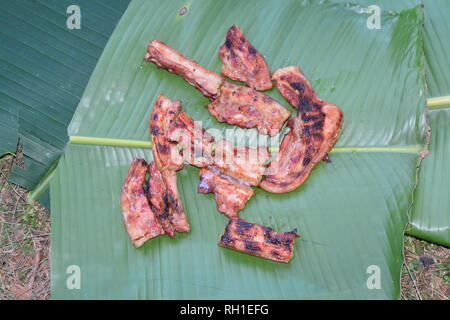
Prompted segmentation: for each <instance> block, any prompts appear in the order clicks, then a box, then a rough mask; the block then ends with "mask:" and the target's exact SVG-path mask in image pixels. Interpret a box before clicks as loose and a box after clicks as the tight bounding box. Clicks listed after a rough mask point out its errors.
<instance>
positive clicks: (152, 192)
mask: <svg viewBox="0 0 450 320" xmlns="http://www.w3.org/2000/svg"><path fill="white" fill-rule="evenodd" d="M148 168H149V179H148V190H146V193H147V197H148V200H149V202H150V207H151V209H152V211H153V212H154V213H155V214H156V217H157V218H158V222H159V224H160V225H161V227H162V228H163V229H164V232H165V233H167V234H168V235H169V236H170V237H171V238H174V237H175V228H174V226H173V225H172V223H171V222H170V214H169V209H170V206H169V196H168V190H167V186H166V183H165V182H164V177H163V175H162V174H161V172H160V171H159V169H158V167H157V166H156V163H155V162H154V161H152V162H151V163H150V164H149V166H148Z"/></svg>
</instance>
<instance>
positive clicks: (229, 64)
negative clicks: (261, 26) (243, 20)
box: [219, 25, 273, 91]
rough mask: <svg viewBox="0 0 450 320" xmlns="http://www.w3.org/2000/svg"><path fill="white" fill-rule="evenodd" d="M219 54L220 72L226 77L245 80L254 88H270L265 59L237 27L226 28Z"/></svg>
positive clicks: (260, 89)
mask: <svg viewBox="0 0 450 320" xmlns="http://www.w3.org/2000/svg"><path fill="white" fill-rule="evenodd" d="M219 56H220V58H221V59H222V74H224V75H225V76H227V77H228V78H230V79H233V80H236V81H242V82H245V83H246V84H247V85H248V86H249V87H251V88H253V89H255V90H259V91H264V90H269V89H272V87H273V84H272V81H271V80H270V72H269V67H268V66H267V63H266V61H265V60H264V58H263V56H262V55H261V54H260V53H259V52H258V51H257V50H256V49H255V47H253V46H252V44H251V43H250V42H249V41H248V40H247V39H246V38H245V36H244V33H243V32H242V30H241V29H240V28H239V27H237V26H235V25H233V26H232V27H231V28H230V29H229V30H228V32H227V35H226V40H225V44H224V45H222V46H221V47H220V49H219Z"/></svg>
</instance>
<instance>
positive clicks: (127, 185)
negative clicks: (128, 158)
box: [121, 159, 164, 248]
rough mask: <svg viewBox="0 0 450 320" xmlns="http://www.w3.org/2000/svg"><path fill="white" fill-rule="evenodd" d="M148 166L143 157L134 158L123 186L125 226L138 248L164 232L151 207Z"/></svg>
mask: <svg viewBox="0 0 450 320" xmlns="http://www.w3.org/2000/svg"><path fill="white" fill-rule="evenodd" d="M147 173H148V166H147V163H146V162H145V160H143V159H134V160H133V162H132V163H131V166H130V168H129V170H128V174H127V177H126V178H125V182H124V184H123V187H122V193H121V205H122V215H123V219H124V222H125V226H126V229H127V232H128V235H129V236H130V239H131V241H132V243H133V245H134V246H135V247H136V248H138V247H140V246H142V245H143V244H144V242H146V241H147V240H149V239H152V238H156V237H158V236H160V235H162V234H164V230H163V228H162V227H161V225H160V224H159V222H158V218H157V216H156V214H155V213H154V212H153V211H152V209H151V208H150V205H149V203H148V200H147V195H146V193H145V190H144V188H145V187H146V186H145V185H146V181H145V177H146V175H147Z"/></svg>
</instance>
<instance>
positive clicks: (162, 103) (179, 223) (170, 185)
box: [150, 95, 190, 235]
mask: <svg viewBox="0 0 450 320" xmlns="http://www.w3.org/2000/svg"><path fill="white" fill-rule="evenodd" d="M180 111H181V102H180V101H178V100H177V101H172V100H170V99H169V98H167V97H165V96H163V95H160V96H159V97H158V99H157V100H156V103H155V106H154V107H153V111H152V113H151V115H150V136H151V139H152V144H153V147H152V152H153V157H154V159H155V164H156V167H157V168H158V169H159V171H160V172H161V174H162V178H163V181H164V183H165V185H166V187H167V203H168V211H167V212H168V215H169V217H168V220H169V222H170V224H171V225H172V226H173V228H174V229H175V231H177V232H189V231H190V226H189V223H188V221H187V217H186V214H185V212H184V209H183V205H182V203H181V199H180V197H179V194H178V188H177V175H176V172H175V171H176V170H179V169H181V168H182V167H183V158H182V156H181V154H180V151H179V150H178V147H177V145H176V143H174V142H170V141H169V140H168V139H167V133H168V128H169V127H170V124H171V123H172V122H173V121H174V120H175V118H176V117H177V116H178V114H179V113H180ZM166 227H167V225H166ZM172 234H173V233H172ZM169 235H170V234H169Z"/></svg>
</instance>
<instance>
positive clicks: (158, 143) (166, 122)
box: [150, 94, 184, 171]
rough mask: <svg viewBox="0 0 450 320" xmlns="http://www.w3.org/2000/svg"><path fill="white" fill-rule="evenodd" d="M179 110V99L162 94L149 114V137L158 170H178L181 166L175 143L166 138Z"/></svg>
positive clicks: (181, 160) (181, 161) (181, 162)
mask: <svg viewBox="0 0 450 320" xmlns="http://www.w3.org/2000/svg"><path fill="white" fill-rule="evenodd" d="M180 112H181V101H179V100H170V99H169V98H167V97H166V96H164V95H162V94H161V95H159V97H158V98H157V99H156V102H155V105H154V107H153V110H152V112H151V114H150V137H151V141H152V145H153V147H152V150H153V156H154V158H155V162H156V165H157V166H158V168H159V170H161V171H163V170H175V171H177V170H180V169H181V168H183V165H184V164H183V158H182V156H181V154H180V150H178V148H177V145H176V143H173V142H170V141H169V140H168V139H167V138H166V135H167V131H168V128H169V127H170V124H171V123H172V122H173V121H174V120H175V119H176V117H177V116H178V114H179V113H180Z"/></svg>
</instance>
